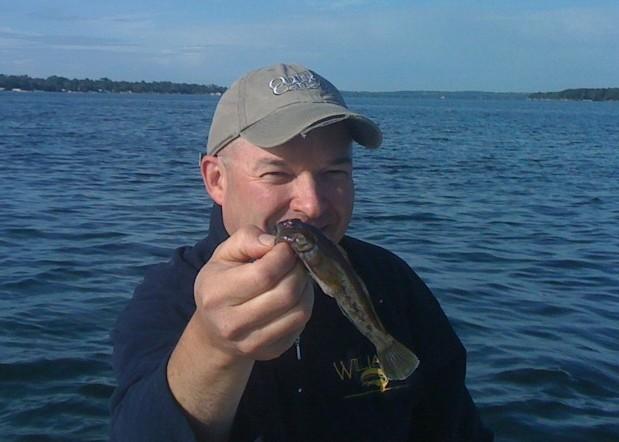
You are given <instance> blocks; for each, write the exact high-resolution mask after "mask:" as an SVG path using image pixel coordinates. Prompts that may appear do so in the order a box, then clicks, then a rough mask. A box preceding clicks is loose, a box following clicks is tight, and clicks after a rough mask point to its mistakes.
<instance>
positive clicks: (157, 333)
mask: <svg viewBox="0 0 619 442" xmlns="http://www.w3.org/2000/svg"><path fill="white" fill-rule="evenodd" d="M178 258H179V255H177V256H176V261H177V262H176V264H175V263H174V260H173V262H171V263H168V264H165V265H159V266H155V267H154V268H153V269H151V270H150V271H149V272H147V274H146V277H145V279H144V282H143V283H142V284H141V285H140V286H138V287H137V288H136V291H135V293H134V296H133V298H132V299H131V301H130V302H129V304H128V305H127V307H126V308H125V310H124V311H123V312H122V313H121V315H120V316H119V319H118V321H117V324H116V327H115V329H114V330H113V332H112V341H113V345H114V352H113V358H112V365H113V368H114V372H115V375H116V378H117V388H116V390H115V392H114V395H113V396H112V399H111V403H110V408H111V414H112V416H111V422H110V440H112V441H131V442H140V441H149V442H157V441H194V440H196V439H195V437H194V434H193V432H192V429H191V426H190V423H189V420H188V418H187V417H186V415H185V413H184V411H183V409H182V407H181V406H180V405H179V404H178V403H177V402H176V400H175V398H174V396H173V395H172V392H171V391H170V388H169V385H168V381H167V363H168V359H169V357H170V354H171V353H172V350H173V349H174V347H175V346H176V343H177V342H178V339H179V338H180V335H181V334H182V332H183V330H184V328H185V326H186V324H187V322H188V320H189V318H190V316H191V315H192V313H193V310H195V304H193V282H194V279H195V274H196V271H195V269H192V268H191V267H190V266H188V265H184V266H183V265H178Z"/></svg>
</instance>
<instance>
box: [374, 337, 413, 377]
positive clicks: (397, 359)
mask: <svg viewBox="0 0 619 442" xmlns="http://www.w3.org/2000/svg"><path fill="white" fill-rule="evenodd" d="M378 360H379V361H380V365H381V367H382V369H383V372H384V373H385V376H387V377H388V378H389V379H391V380H396V381H401V380H404V379H406V378H408V377H409V376H410V375H411V374H412V373H413V372H414V371H415V369H416V368H417V366H418V365H419V358H417V356H416V355H415V353H413V352H412V351H410V350H409V349H408V348H406V347H405V346H404V345H403V344H401V343H400V342H398V341H396V340H395V339H393V340H390V342H389V344H387V345H386V346H385V347H383V348H381V349H379V350H378Z"/></svg>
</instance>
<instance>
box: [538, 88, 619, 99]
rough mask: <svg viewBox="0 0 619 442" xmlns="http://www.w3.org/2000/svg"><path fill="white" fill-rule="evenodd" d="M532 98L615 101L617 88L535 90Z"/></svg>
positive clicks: (617, 95)
mask: <svg viewBox="0 0 619 442" xmlns="http://www.w3.org/2000/svg"><path fill="white" fill-rule="evenodd" d="M529 98H530V99H532V100H576V101H616V100H619V88H616V87H614V88H599V89H593V88H580V89H565V90H562V91H560V92H536V93H534V94H530V95H529Z"/></svg>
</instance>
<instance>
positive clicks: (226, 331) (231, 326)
mask: <svg viewBox="0 0 619 442" xmlns="http://www.w3.org/2000/svg"><path fill="white" fill-rule="evenodd" d="M219 334H220V335H221V337H222V338H224V339H225V340H228V341H234V340H236V339H238V337H239V335H240V334H241V328H240V327H239V326H238V325H237V324H236V323H234V322H233V321H230V320H228V321H224V322H223V323H221V324H220V325H219Z"/></svg>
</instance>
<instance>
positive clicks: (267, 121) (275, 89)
mask: <svg viewBox="0 0 619 442" xmlns="http://www.w3.org/2000/svg"><path fill="white" fill-rule="evenodd" d="M338 121H345V122H346V123H347V124H348V126H349V130H350V134H351V136H352V138H353V139H354V140H355V141H356V142H357V143H359V144H361V145H363V146H366V147H369V148H376V147H378V146H380V144H381V142H382V139H383V136H382V133H381V131H380V129H379V128H378V126H377V125H376V124H375V123H374V122H373V121H372V120H370V119H369V118H367V117H365V116H363V115H360V114H358V113H355V112H351V111H350V110H349V109H348V107H347V106H346V103H345V102H344V99H343V98H342V95H341V94H340V92H339V91H338V90H337V89H336V88H335V86H333V85H332V84H331V83H330V82H329V81H328V80H326V79H325V78H323V77H321V76H320V75H318V74H317V73H316V72H314V71H310V70H309V69H307V68H305V67H303V66H300V65H295V64H278V65H274V66H269V67H266V68H262V69H258V70H255V71H252V72H250V73H248V74H247V75H245V76H244V77H242V78H241V79H239V80H237V81H236V82H235V83H234V84H232V86H230V88H229V89H228V90H226V92H225V93H224V94H223V95H222V96H221V98H220V100H219V103H218V104H217V108H216V109H215V114H214V115H213V121H212V124H211V128H210V131H209V136H208V142H207V149H206V153H207V155H216V154H217V152H219V151H220V150H221V149H223V148H224V147H226V146H227V145H228V144H229V143H230V142H232V141H234V140H235V139H237V138H239V137H243V138H244V139H246V140H247V141H249V142H250V143H252V144H255V145H256V146H259V147H263V148H270V147H275V146H279V145H281V144H283V143H285V142H287V141H289V140H291V139H292V138H294V137H295V136H297V135H299V134H305V133H307V132H309V131H311V130H312V129H315V128H317V127H321V126H326V125H328V124H333V123H336V122H338Z"/></svg>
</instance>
